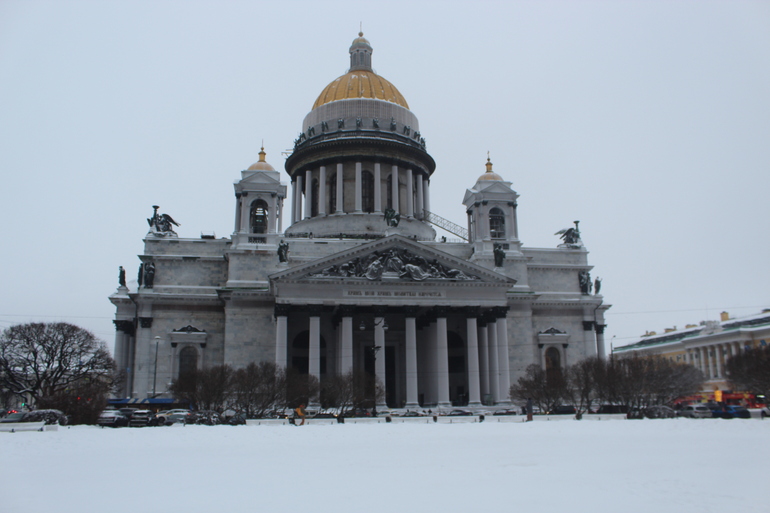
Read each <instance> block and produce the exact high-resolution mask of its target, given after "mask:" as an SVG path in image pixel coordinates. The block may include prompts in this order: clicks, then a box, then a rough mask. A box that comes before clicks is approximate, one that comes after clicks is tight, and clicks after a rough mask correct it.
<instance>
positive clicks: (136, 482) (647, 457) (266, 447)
mask: <svg viewBox="0 0 770 513" xmlns="http://www.w3.org/2000/svg"><path fill="white" fill-rule="evenodd" d="M768 434H770V421H760V420H755V419H752V420H738V419H736V420H719V419H713V420H712V419H705V420H691V419H674V420H640V421H625V420H613V421H606V422H587V421H582V422H578V421H566V422H530V423H522V422H514V423H491V422H484V423H480V424H375V425H362V424H356V425H349V424H344V425H307V426H302V427H294V426H289V425H285V426H238V427H230V426H216V427H206V426H186V427H185V426H173V427H162V428H132V429H128V428H122V429H109V428H108V429H101V428H96V427H88V426H76V427H71V428H59V430H58V431H55V432H43V433H40V432H25V433H0V465H2V468H1V469H0V482H1V483H2V485H3V497H2V499H0V511H2V512H9V513H10V512H16V511H20V512H41V513H42V512H48V511H54V512H57V513H69V512H73V513H75V512H77V513H83V512H111V513H122V512H131V513H137V512H142V513H154V512H185V513H197V512H227V513H238V512H250V513H251V512H278V511H303V512H327V511H328V512H336V513H340V512H348V511H350V512H357V513H359V512H364V513H368V512H394V511H395V512H407V513H408V512H418V511H419V512H476V511H525V512H559V513H563V512H571V511H575V512H581V511H591V512H594V511H596V512H605V511H606V512H615V511H621V512H623V513H633V512H640V513H641V512H644V513H650V512H668V511H671V512H678V513H682V512H694V513H705V512H710V511H714V512H719V513H724V512H725V511H740V512H742V513H749V512H766V511H770V496H769V495H768V493H767V476H768V469H770V444H768Z"/></svg>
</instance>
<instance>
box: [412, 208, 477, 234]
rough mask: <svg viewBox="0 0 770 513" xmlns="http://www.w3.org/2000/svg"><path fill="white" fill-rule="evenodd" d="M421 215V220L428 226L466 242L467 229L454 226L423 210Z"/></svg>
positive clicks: (450, 222) (447, 220) (446, 220)
mask: <svg viewBox="0 0 770 513" xmlns="http://www.w3.org/2000/svg"><path fill="white" fill-rule="evenodd" d="M423 215H424V217H423V220H425V221H428V222H429V223H430V224H434V225H436V226H438V227H439V228H441V229H442V230H446V231H448V232H449V233H451V234H454V235H457V236H458V237H460V238H461V239H463V240H468V229H467V228H463V227H462V226H460V225H459V224H455V223H453V222H452V221H450V220H449V219H444V218H443V217H441V216H440V215H438V214H434V213H433V212H428V211H427V210H423Z"/></svg>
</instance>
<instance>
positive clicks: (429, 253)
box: [270, 235, 515, 286]
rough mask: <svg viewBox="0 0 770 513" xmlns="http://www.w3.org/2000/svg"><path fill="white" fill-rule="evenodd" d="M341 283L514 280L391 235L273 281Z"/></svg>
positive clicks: (283, 273) (273, 277)
mask: <svg viewBox="0 0 770 513" xmlns="http://www.w3.org/2000/svg"><path fill="white" fill-rule="evenodd" d="M327 279H328V280H330V281H334V282H335V283H337V282H339V281H340V280H350V281H361V282H364V283H365V282H367V281H368V282H372V281H392V282H395V281H398V282H410V281H412V282H431V283H441V282H445V283H451V282H463V283H467V284H484V283H486V284H488V283H493V284H499V285H505V286H510V285H511V284H513V283H515V280H512V279H511V278H508V277H507V276H504V275H501V274H498V273H496V272H494V271H491V270H489V269H487V268H485V267H481V266H478V265H476V264H473V263H471V262H467V261H465V260H463V259H461V258H457V257H455V256H453V255H450V254H448V253H445V252H443V251H440V250H438V249H436V248H434V247H432V246H428V245H426V244H422V243H420V242H416V241H414V240H412V239H409V238H406V237H404V236H402V235H391V236H388V237H385V238H382V239H379V240H377V241H374V242H369V243H366V244H361V245H360V246H357V247H355V248H351V249H348V250H345V251H341V252H339V253H336V254H333V255H330V256H328V257H325V258H322V259H318V260H316V261H314V262H312V263H308V264H302V265H298V266H296V267H292V268H291V269H287V270H285V271H281V272H278V273H275V274H273V275H271V276H270V280H271V281H277V282H281V281H296V280H327Z"/></svg>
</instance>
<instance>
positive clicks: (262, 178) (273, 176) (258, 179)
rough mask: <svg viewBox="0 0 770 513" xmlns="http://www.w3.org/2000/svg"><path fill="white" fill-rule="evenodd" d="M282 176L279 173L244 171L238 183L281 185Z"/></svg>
mask: <svg viewBox="0 0 770 513" xmlns="http://www.w3.org/2000/svg"><path fill="white" fill-rule="evenodd" d="M280 183H281V174H280V173H279V172H278V171H244V172H243V175H242V178H241V179H240V180H239V181H238V184H240V185H247V184H271V185H275V184H280Z"/></svg>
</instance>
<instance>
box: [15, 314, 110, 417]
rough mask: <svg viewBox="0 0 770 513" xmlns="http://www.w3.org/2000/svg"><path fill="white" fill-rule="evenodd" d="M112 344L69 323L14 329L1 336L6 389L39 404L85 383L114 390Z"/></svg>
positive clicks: (42, 324) (20, 325) (33, 325)
mask: <svg viewBox="0 0 770 513" xmlns="http://www.w3.org/2000/svg"><path fill="white" fill-rule="evenodd" d="M114 372H115V361H114V360H113V359H112V357H111V356H110V353H109V351H108V350H107V346H106V344H105V343H104V342H103V341H101V340H99V339H97V338H96V337H94V335H93V334H92V333H91V332H89V331H87V330H84V329H83V328H79V327H78V326H74V325H72V324H68V323H65V322H58V323H52V324H47V323H31V324H19V325H17V326H11V327H10V328H8V329H6V330H5V331H3V333H2V335H0V386H2V388H3V389H4V390H6V391H8V392H10V393H13V394H15V395H16V396H18V397H19V398H22V399H27V398H29V399H31V400H32V401H33V402H35V403H37V402H38V401H39V400H40V399H42V398H44V397H51V396H54V395H57V394H62V393H64V392H65V391H67V390H68V389H74V388H76V387H77V386H81V385H82V384H84V383H96V382H100V383H106V384H107V386H108V388H109V387H112V386H113V380H114Z"/></svg>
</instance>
